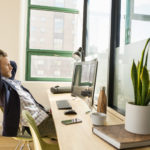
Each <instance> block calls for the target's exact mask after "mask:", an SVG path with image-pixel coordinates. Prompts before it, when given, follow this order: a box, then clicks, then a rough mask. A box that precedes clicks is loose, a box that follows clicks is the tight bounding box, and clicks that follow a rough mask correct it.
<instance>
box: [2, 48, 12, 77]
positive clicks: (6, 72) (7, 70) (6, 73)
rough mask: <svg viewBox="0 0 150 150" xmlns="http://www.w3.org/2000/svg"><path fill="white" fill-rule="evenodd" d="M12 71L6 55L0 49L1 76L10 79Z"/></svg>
mask: <svg viewBox="0 0 150 150" xmlns="http://www.w3.org/2000/svg"><path fill="white" fill-rule="evenodd" d="M12 69H13V68H12V66H11V65H10V61H9V59H8V55H7V53H6V52H4V51H3V50H1V49H0V72H1V74H2V76H3V77H6V78H10V77H11V71H12Z"/></svg>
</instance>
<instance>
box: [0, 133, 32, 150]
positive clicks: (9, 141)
mask: <svg viewBox="0 0 150 150" xmlns="http://www.w3.org/2000/svg"><path fill="white" fill-rule="evenodd" d="M18 143H19V141H17V140H14V139H13V138H11V137H2V136H0V150H15V147H16V146H17V144H18ZM30 147H31V149H32V150H34V147H33V143H30ZM23 150H28V148H27V146H26V145H25V146H24V148H23Z"/></svg>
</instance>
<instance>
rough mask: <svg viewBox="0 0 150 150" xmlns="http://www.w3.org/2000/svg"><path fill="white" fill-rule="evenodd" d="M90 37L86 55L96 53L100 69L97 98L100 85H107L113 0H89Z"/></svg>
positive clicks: (96, 97) (96, 89) (96, 91)
mask: <svg viewBox="0 0 150 150" xmlns="http://www.w3.org/2000/svg"><path fill="white" fill-rule="evenodd" d="M88 7H89V8H88V34H87V35H88V37H87V51H86V55H87V56H90V55H93V57H94V55H95V54H96V55H97V57H98V61H99V64H98V71H97V79H96V88H95V99H96V100H97V99H98V95H99V91H100V86H106V87H107V70H108V69H107V67H108V56H109V49H108V48H109V39H110V16H111V14H110V13H111V12H110V10H111V0H105V1H103V2H102V1H98V0H89V3H88Z"/></svg>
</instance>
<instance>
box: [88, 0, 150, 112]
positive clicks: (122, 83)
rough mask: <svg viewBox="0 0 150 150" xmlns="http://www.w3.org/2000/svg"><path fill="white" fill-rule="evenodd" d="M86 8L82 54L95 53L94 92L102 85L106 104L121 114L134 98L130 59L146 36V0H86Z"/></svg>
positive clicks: (149, 32) (148, 32) (148, 34)
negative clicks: (96, 64) (104, 87)
mask: <svg viewBox="0 0 150 150" xmlns="http://www.w3.org/2000/svg"><path fill="white" fill-rule="evenodd" d="M88 7H89V8H88V9H87V10H88V12H87V16H88V17H87V18H88V20H87V22H88V26H87V36H86V40H87V45H86V55H93V57H94V55H95V54H96V55H97V57H98V61H99V64H98V72H97V81H96V90H95V91H96V93H95V95H97V96H98V94H99V91H100V86H106V89H107V97H108V105H109V106H110V107H112V108H114V109H115V110H117V111H118V112H120V113H122V114H124V113H125V104H126V102H127V101H132V100H133V98H134V96H133V86H132V83H131V76H130V71H131V64H132V61H133V59H134V60H135V62H136V63H137V61H138V59H139V58H140V55H141V52H142V50H143V47H144V45H145V42H146V39H147V38H148V37H150V29H149V24H150V9H149V8H150V1H149V0H142V1H141V0H121V1H119V0H105V1H98V0H88ZM148 57H150V55H149V56H148ZM148 59H150V58H148ZM148 67H150V64H148ZM95 100H97V97H95Z"/></svg>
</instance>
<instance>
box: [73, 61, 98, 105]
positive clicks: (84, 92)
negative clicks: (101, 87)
mask: <svg viewBox="0 0 150 150" xmlns="http://www.w3.org/2000/svg"><path fill="white" fill-rule="evenodd" d="M97 66H98V61H97V59H94V60H90V61H84V62H76V63H75V64H74V72H73V78H72V89H71V91H72V95H73V96H78V97H80V98H82V99H83V100H85V101H86V102H87V103H88V106H89V107H92V106H93V103H94V90H95V82H96V75H97Z"/></svg>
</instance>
